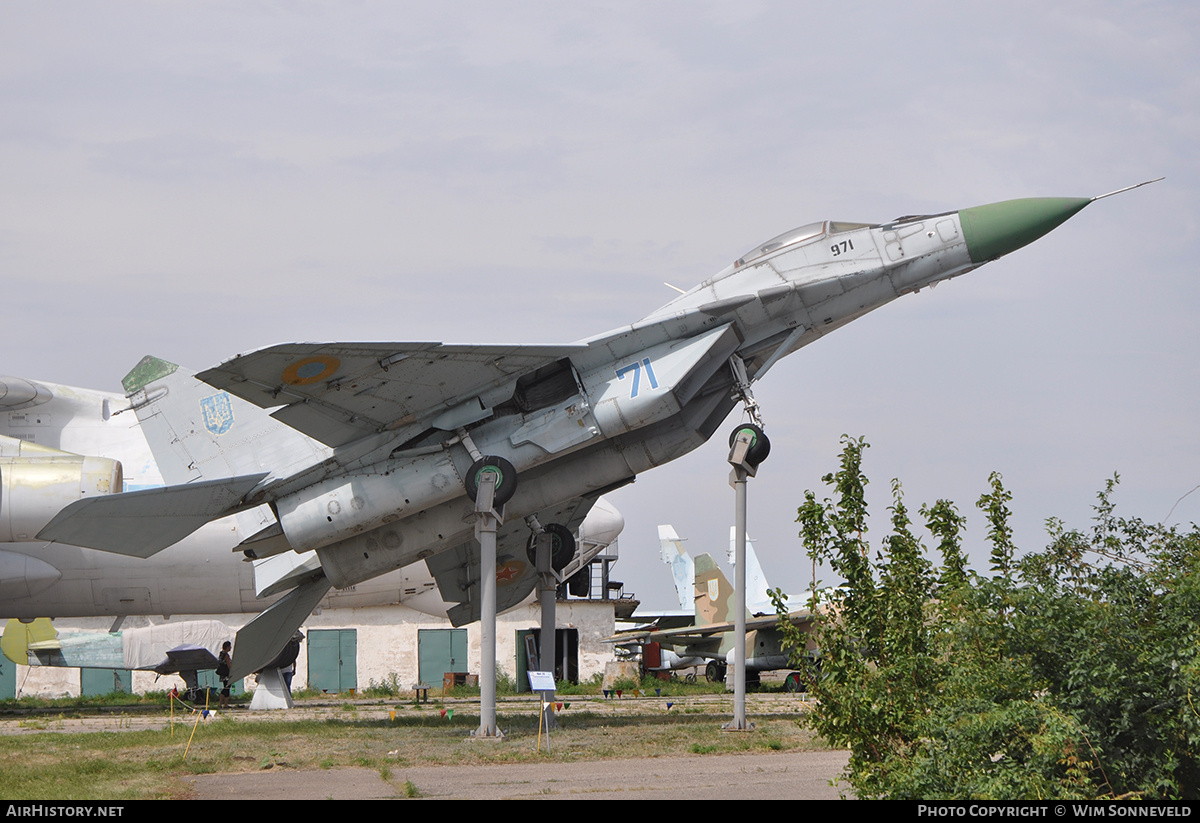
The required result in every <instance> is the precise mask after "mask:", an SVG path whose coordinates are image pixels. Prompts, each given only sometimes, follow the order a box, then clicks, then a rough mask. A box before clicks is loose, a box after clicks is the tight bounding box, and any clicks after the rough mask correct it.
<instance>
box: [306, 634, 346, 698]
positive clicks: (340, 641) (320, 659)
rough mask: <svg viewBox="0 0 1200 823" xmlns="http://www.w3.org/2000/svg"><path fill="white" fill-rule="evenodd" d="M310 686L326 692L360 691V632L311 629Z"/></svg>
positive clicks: (309, 647)
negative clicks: (358, 689)
mask: <svg viewBox="0 0 1200 823" xmlns="http://www.w3.org/2000/svg"><path fill="white" fill-rule="evenodd" d="M307 643H308V686H309V688H312V689H320V690H321V691H325V692H345V691H350V690H351V689H357V688H358V632H357V630H355V629H312V630H311V631H309V633H308V639H307Z"/></svg>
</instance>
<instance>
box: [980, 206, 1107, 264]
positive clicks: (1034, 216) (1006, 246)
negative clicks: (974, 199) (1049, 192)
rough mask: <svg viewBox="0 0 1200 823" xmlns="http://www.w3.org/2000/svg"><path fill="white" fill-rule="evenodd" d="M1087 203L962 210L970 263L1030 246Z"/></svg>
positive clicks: (981, 207)
mask: <svg viewBox="0 0 1200 823" xmlns="http://www.w3.org/2000/svg"><path fill="white" fill-rule="evenodd" d="M1090 202H1092V198H1090V197H1029V198H1025V199H1022V200H1004V201H1001V202H999V203H989V204H987V205H986V206H975V207H973V208H969V209H963V210H962V211H960V212H959V213H958V217H959V220H960V222H961V223H962V228H963V237H964V239H965V240H966V241H967V251H968V252H969V253H970V255H971V262H972V263H986V262H987V261H989V260H995V259H996V258H997V257H1001V256H1003V255H1006V254H1008V253H1009V252H1011V251H1016V250H1017V249H1019V248H1021V247H1022V246H1027V245H1029V244H1030V243H1032V242H1033V241H1034V240H1037V239H1038V238H1039V237H1041V236H1042V235H1044V234H1048V233H1049V232H1051V231H1053V230H1054V229H1056V228H1057V227H1058V226H1060V225H1062V224H1063V223H1065V222H1066V221H1067V220H1069V219H1070V218H1071V217H1073V216H1075V215H1076V214H1078V213H1079V212H1080V211H1081V210H1082V209H1083V207H1084V206H1086V205H1087V204H1088V203H1090Z"/></svg>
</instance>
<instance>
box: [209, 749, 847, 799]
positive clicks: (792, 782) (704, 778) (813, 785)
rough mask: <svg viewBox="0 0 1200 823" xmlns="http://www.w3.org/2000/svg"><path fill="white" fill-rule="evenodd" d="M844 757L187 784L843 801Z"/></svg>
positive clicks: (227, 793) (299, 790)
mask: <svg viewBox="0 0 1200 823" xmlns="http://www.w3.org/2000/svg"><path fill="white" fill-rule="evenodd" d="M848 756H849V755H848V754H847V753H846V752H840V751H813V752H779V753H771V754H730V755H703V756H697V757H656V758H649V759H647V758H629V759H624V760H594V761H591V762H585V763H565V764H564V763H554V764H547V765H536V764H523V763H522V764H507V765H489V766H418V767H407V768H399V767H397V768H396V769H395V770H394V771H393V774H392V777H391V780H390V781H385V780H383V778H381V777H380V776H379V772H378V771H372V770H370V769H330V770H328V771H323V770H313V771H268V772H253V773H246V774H206V775H197V776H196V777H193V778H189V782H190V783H191V784H192V785H193V787H194V788H195V797H196V799H199V800H251V799H253V800H327V799H328V800H368V799H379V798H389V797H401V798H402V797H404V796H405V788H406V784H407V783H412V785H413V786H415V787H416V790H417V793H418V794H417V796H418V797H420V798H429V799H458V800H522V799H524V800H531V799H540V800H675V799H678V800H765V799H788V800H836V799H837V798H838V796H839V794H838V790H837V789H835V788H833V787H832V786H830V785H829V782H830V780H832V779H833V778H834V777H836V776H837V774H838V773H839V772H841V770H842V768H843V767H844V766H845V765H846V760H847V758H848Z"/></svg>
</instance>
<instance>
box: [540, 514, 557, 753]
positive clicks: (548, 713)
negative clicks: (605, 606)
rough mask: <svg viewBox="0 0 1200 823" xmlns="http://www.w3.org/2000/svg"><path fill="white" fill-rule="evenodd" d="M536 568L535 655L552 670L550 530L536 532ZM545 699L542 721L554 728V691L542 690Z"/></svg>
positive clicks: (553, 588) (553, 604)
mask: <svg viewBox="0 0 1200 823" xmlns="http://www.w3.org/2000/svg"><path fill="white" fill-rule="evenodd" d="M536 540H537V571H538V589H539V591H538V595H539V598H540V599H541V603H542V629H541V632H540V633H539V635H540V638H541V642H540V643H539V644H538V645H539V648H538V659H539V660H540V663H541V666H542V668H543V670H545V671H548V672H550V674H551V675H553V674H554V664H555V661H556V660H557V654H558V649H557V646H556V640H557V638H556V636H555V629H556V623H555V608H556V605H557V604H556V601H557V594H558V580H557V579H556V578H555V576H554V569H553V568H552V566H551V553H552V551H553V549H552V547H551V544H552V543H553V541H554V535H552V534H550V532H547V531H543V532H540V533H539V534H538V535H537V538H536ZM543 694H544V700H545V703H544V704H543V705H544V706H545V724H546V729H547V730H550V729H554V728H557V727H558V723H557V721H555V719H554V691H553V690H551V691H548V692H544V693H543Z"/></svg>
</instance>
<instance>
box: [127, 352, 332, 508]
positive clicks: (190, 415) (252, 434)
mask: <svg viewBox="0 0 1200 823" xmlns="http://www.w3.org/2000/svg"><path fill="white" fill-rule="evenodd" d="M195 374H196V373H195V372H194V371H191V370H190V369H185V368H183V367H181V366H178V365H176V364H175V363H169V362H167V361H166V360H161V359H159V358H157V357H153V356H151V355H147V356H145V357H143V358H142V360H141V362H139V363H138V364H137V365H136V366H134V367H133V369H132V370H131V371H130V372H129V374H127V375H125V379H124V380H122V381H121V382H122V384H123V385H124V386H125V393H126V396H127V397H128V398H129V400H130V402H131V403H132V406H133V409H134V411H135V412H136V413H137V418H138V421H139V422H140V423H141V424H142V431H143V432H144V433H145V435H146V440H147V441H148V442H149V443H150V450H151V451H152V452H153V453H154V459H155V461H156V462H157V463H158V466H159V469H160V471H161V472H162V475H163V480H164V481H166V483H167V485H169V486H174V485H179V484H182V483H190V482H193V481H195V480H202V479H203V480H215V479H219V478H227V477H237V476H239V475H250V474H258V473H261V472H262V471H263V470H264V469H265V470H267V471H269V472H271V473H272V474H274V475H276V476H280V477H286V476H288V475H290V474H292V473H294V472H295V471H297V470H299V469H300V468H302V467H304V466H308V465H312V464H313V463H316V462H319V461H321V460H323V459H325V458H326V457H328V456H329V453H330V451H329V449H328V448H326V447H325V446H323V445H321V444H320V443H318V442H317V441H315V440H313V439H312V438H310V437H307V436H305V435H303V434H301V433H300V432H298V431H296V430H295V429H293V428H290V427H289V426H287V425H285V424H283V423H280V422H279V421H278V420H276V419H274V418H273V417H271V415H269V414H268V413H267V412H266V410H264V409H261V408H259V407H258V406H256V405H254V404H253V403H248V402H246V401H245V400H242V399H240V398H238V397H234V396H233V395H231V394H229V393H228V392H224V391H221V390H220V389H215V388H213V387H212V386H209V385H207V384H206V383H202V382H200V381H199V380H197V379H196V377H195Z"/></svg>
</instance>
